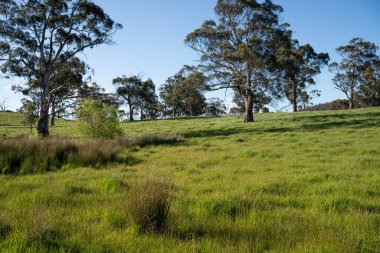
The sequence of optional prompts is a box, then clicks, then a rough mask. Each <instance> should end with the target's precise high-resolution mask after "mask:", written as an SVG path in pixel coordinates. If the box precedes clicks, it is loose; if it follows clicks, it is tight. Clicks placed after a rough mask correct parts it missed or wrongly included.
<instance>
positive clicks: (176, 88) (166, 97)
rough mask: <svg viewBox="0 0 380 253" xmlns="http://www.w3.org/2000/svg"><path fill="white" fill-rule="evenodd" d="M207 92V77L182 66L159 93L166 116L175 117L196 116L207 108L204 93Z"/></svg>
mask: <svg viewBox="0 0 380 253" xmlns="http://www.w3.org/2000/svg"><path fill="white" fill-rule="evenodd" d="M206 90H208V85H207V77H206V76H205V75H204V74H203V73H202V72H199V71H198V70H197V69H196V68H194V67H190V66H184V67H183V68H182V69H181V70H180V71H179V72H178V73H176V74H175V75H174V76H172V77H169V78H168V79H167V80H166V82H165V84H163V85H162V86H161V87H160V89H159V91H160V98H161V100H162V101H163V104H164V108H165V110H166V112H165V113H166V114H170V115H171V116H172V117H176V116H198V115H201V114H202V113H204V110H205V108H206V106H207V104H206V98H205V96H204V93H205V92H206Z"/></svg>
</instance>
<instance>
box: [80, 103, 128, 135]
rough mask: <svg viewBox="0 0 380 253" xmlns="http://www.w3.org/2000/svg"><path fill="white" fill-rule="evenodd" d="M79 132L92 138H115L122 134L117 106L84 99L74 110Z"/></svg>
mask: <svg viewBox="0 0 380 253" xmlns="http://www.w3.org/2000/svg"><path fill="white" fill-rule="evenodd" d="M76 114H77V116H78V118H79V122H80V130H81V132H82V133H83V134H84V135H86V136H90V137H93V138H115V137H118V136H122V135H123V130H122V129H121V127H120V124H119V120H118V115H117V108H116V107H115V106H109V105H106V104H104V103H103V104H101V105H99V104H98V102H97V101H95V100H92V99H88V100H84V101H83V102H82V104H81V106H80V107H79V108H78V110H77V111H76Z"/></svg>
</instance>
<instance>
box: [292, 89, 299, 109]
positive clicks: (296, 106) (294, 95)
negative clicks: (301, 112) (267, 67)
mask: <svg viewBox="0 0 380 253" xmlns="http://www.w3.org/2000/svg"><path fill="white" fill-rule="evenodd" d="M292 85H293V101H292V102H293V112H297V111H298V105H297V96H298V94H297V86H296V84H295V83H294V82H292Z"/></svg>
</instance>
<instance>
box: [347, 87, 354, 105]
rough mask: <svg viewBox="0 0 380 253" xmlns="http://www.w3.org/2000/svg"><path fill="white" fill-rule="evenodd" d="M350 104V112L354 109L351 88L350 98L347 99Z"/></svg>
mask: <svg viewBox="0 0 380 253" xmlns="http://www.w3.org/2000/svg"><path fill="white" fill-rule="evenodd" d="M348 100H349V103H350V110H352V109H354V107H355V104H354V88H353V87H351V89H350V98H349V99H348Z"/></svg>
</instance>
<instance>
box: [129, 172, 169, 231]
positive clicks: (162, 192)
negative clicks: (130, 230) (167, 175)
mask: <svg viewBox="0 0 380 253" xmlns="http://www.w3.org/2000/svg"><path fill="white" fill-rule="evenodd" d="M169 188H170V185H169V184H168V183H167V182H165V181H162V180H157V179H150V180H148V181H147V182H144V183H142V184H137V185H136V186H135V187H134V189H133V193H132V196H131V197H130V198H129V199H128V201H127V209H128V214H129V216H130V217H131V219H132V221H133V222H134V224H135V225H136V226H137V228H138V230H139V231H140V232H160V231H162V230H163V229H165V227H166V225H167V221H168V218H169V211H170V199H169Z"/></svg>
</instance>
